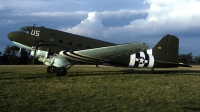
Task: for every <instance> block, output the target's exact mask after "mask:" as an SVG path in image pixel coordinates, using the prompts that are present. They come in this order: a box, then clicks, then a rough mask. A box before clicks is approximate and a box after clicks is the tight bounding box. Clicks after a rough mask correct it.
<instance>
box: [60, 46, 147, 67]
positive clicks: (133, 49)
mask: <svg viewBox="0 0 200 112" xmlns="http://www.w3.org/2000/svg"><path fill="white" fill-rule="evenodd" d="M148 48H149V47H148V45H146V44H145V43H128V44H121V45H115V46H108V47H100V48H94V49H87V50H79V51H70V52H69V51H61V52H60V53H59V54H60V55H61V56H63V57H66V58H67V60H69V61H75V62H85V63H105V62H111V61H112V60H113V59H116V58H117V57H122V56H124V57H126V56H130V55H131V54H134V53H138V52H141V51H146V50H147V49H148Z"/></svg>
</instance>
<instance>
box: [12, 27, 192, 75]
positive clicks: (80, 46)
mask: <svg viewBox="0 0 200 112" xmlns="http://www.w3.org/2000/svg"><path fill="white" fill-rule="evenodd" d="M8 38H9V39H10V40H11V41H12V42H13V43H14V44H16V45H17V46H19V47H20V49H21V48H25V49H28V50H31V55H32V56H33V57H34V58H37V59H38V60H39V61H41V62H43V63H44V64H45V65H47V66H48V67H47V72H48V73H56V75H57V76H65V75H66V74H67V70H68V69H69V68H70V67H71V66H73V65H74V64H76V63H77V62H79V63H80V62H81V63H87V64H94V65H97V66H98V65H99V64H101V65H107V66H126V67H149V68H152V70H154V68H155V67H166V68H169V67H178V66H185V67H188V65H182V64H179V63H177V60H178V48H179V39H178V38H177V37H175V36H173V35H166V36H164V37H163V38H162V39H161V40H160V41H159V42H158V43H157V44H156V45H155V46H154V47H153V48H152V49H148V48H149V47H148V45H147V44H145V43H140V42H137V43H136V42H135V43H126V44H114V43H110V42H105V41H101V40H97V39H93V38H89V37H84V36H80V35H76V34H71V33H67V32H62V31H58V30H54V29H50V28H45V27H43V26H42V27H36V26H35V25H33V26H26V27H22V28H21V29H20V30H19V31H14V32H11V33H9V34H8Z"/></svg>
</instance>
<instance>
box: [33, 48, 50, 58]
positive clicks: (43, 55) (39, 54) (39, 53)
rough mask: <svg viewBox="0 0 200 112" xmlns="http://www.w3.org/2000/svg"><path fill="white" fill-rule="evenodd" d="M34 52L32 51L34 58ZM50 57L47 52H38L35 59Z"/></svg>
mask: <svg viewBox="0 0 200 112" xmlns="http://www.w3.org/2000/svg"><path fill="white" fill-rule="evenodd" d="M34 53H35V52H34V51H31V56H34ZM47 56H48V52H47V51H42V50H37V51H36V54H35V57H36V58H40V57H47Z"/></svg>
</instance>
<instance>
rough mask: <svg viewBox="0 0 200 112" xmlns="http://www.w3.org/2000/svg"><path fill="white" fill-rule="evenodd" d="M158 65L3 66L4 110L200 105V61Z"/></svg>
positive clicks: (0, 104)
mask: <svg viewBox="0 0 200 112" xmlns="http://www.w3.org/2000/svg"><path fill="white" fill-rule="evenodd" d="M155 70H156V73H151V71H150V69H130V68H115V67H104V66H100V67H99V68H96V67H95V66H91V65H90V66H89V65H88V66H86V65H85V66H84V65H82V66H80V65H79V66H74V67H72V68H71V69H69V71H68V77H55V75H52V74H47V73H45V71H46V66H38V65H37V66H36V65H34V66H29V65H28V66H0V111H1V112H4V111H8V112H10V111H20V112H22V111H25V112H28V111H69V112H70V111H76V112H78V111H83V112H84V111H85V112H88V111H108V112H111V111H115V112H116V111H119V112H121V111H128V112H129V111H131V112H135V111H145V112H147V111H149V112H154V111H157V112H165V111H176V112H177V111H178V112H179V111H182V112H188V111H191V112H192V111H200V66H194V67H192V68H173V69H155Z"/></svg>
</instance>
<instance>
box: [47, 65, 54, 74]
mask: <svg viewBox="0 0 200 112" xmlns="http://www.w3.org/2000/svg"><path fill="white" fill-rule="evenodd" d="M47 73H56V67H54V66H48V67H47Z"/></svg>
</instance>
